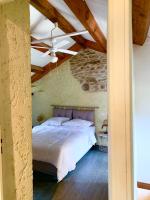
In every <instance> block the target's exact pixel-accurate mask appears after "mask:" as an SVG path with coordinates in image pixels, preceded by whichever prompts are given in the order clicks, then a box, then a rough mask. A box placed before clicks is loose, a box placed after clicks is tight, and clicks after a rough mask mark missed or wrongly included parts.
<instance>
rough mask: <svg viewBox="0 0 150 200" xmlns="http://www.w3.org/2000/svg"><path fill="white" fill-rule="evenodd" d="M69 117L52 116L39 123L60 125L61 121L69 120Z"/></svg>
mask: <svg viewBox="0 0 150 200" xmlns="http://www.w3.org/2000/svg"><path fill="white" fill-rule="evenodd" d="M69 120H70V119H69V118H67V117H52V118H50V119H48V120H47V121H45V122H44V123H42V124H41V125H46V126H61V125H62V123H63V122H66V121H69Z"/></svg>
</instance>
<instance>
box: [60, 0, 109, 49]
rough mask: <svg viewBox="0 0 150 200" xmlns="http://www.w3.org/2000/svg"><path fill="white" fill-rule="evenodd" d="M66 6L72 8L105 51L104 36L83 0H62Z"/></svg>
mask: <svg viewBox="0 0 150 200" xmlns="http://www.w3.org/2000/svg"><path fill="white" fill-rule="evenodd" d="M64 1H65V3H66V4H67V5H68V7H69V8H70V9H71V10H72V12H73V13H74V14H75V16H76V17H77V18H78V19H79V21H80V22H81V23H82V25H83V26H84V27H85V29H86V30H88V31H89V33H90V34H91V36H92V37H93V39H94V40H95V41H96V42H97V44H98V45H99V46H100V47H102V49H103V50H104V51H106V48H107V44H106V38H105V36H104V34H103V33H102V31H101V29H100V27H99V26H98V24H97V22H96V20H95V18H94V16H93V15H92V13H91V11H90V9H89V8H88V6H87V4H86V2H85V1H83V0H76V1H73V0H64Z"/></svg>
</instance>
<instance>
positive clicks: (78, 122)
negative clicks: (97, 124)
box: [62, 119, 94, 127]
mask: <svg viewBox="0 0 150 200" xmlns="http://www.w3.org/2000/svg"><path fill="white" fill-rule="evenodd" d="M93 124H94V123H93V122H90V121H87V120H83V119H72V120H70V121H67V122H64V123H63V124H62V125H63V126H72V127H90V126H92V125H93Z"/></svg>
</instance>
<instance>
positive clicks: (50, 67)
mask: <svg viewBox="0 0 150 200" xmlns="http://www.w3.org/2000/svg"><path fill="white" fill-rule="evenodd" d="M81 48H82V47H81V46H80V45H78V44H74V45H73V46H72V47H71V48H70V49H69V50H72V51H79V50H81ZM71 57H72V55H69V54H65V55H64V58H62V59H59V60H58V62H57V63H49V64H47V65H46V66H45V67H43V69H44V71H43V72H41V73H38V74H35V75H33V76H32V77H31V80H32V83H33V82H35V81H37V80H39V79H41V78H42V77H43V76H45V75H46V74H48V73H49V72H50V71H51V70H53V69H55V68H56V67H58V66H60V65H61V64H63V63H64V62H65V61H67V60H68V59H69V58H71Z"/></svg>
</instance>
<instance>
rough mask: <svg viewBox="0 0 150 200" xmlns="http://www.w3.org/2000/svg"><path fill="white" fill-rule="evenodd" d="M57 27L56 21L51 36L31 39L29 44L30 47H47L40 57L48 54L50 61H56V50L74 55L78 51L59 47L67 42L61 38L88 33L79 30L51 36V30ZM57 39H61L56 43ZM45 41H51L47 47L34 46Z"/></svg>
mask: <svg viewBox="0 0 150 200" xmlns="http://www.w3.org/2000/svg"><path fill="white" fill-rule="evenodd" d="M57 27H58V23H55V27H54V28H53V29H52V30H51V37H48V38H43V39H39V40H33V41H32V42H31V44H32V46H31V47H33V48H41V49H47V51H46V52H45V53H44V54H43V55H42V57H45V56H47V55H49V54H50V59H51V62H52V63H55V62H57V61H58V57H57V56H56V53H57V52H61V53H66V54H70V55H76V54H77V53H78V52H76V51H71V50H67V49H61V47H63V46H65V45H66V44H68V43H69V41H68V40H62V39H64V38H68V37H72V36H76V35H81V34H86V33H88V31H86V30H84V31H79V32H73V33H68V34H64V35H59V36H53V31H54V30H55V29H56V28H57ZM58 40H62V41H60V42H58V43H56V42H57V41H58ZM46 41H49V42H51V46H50V48H49V47H39V46H34V44H39V43H41V42H46Z"/></svg>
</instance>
